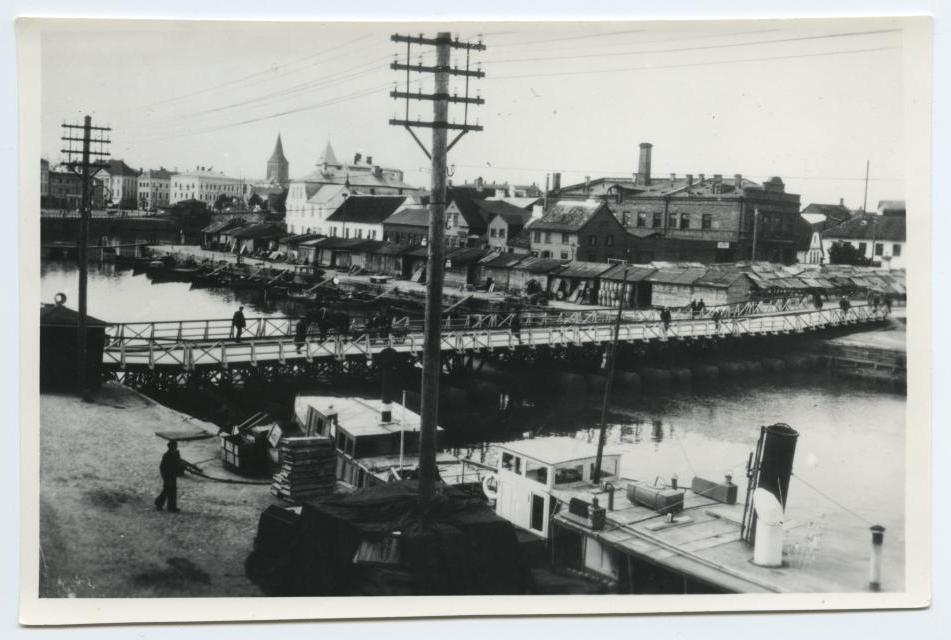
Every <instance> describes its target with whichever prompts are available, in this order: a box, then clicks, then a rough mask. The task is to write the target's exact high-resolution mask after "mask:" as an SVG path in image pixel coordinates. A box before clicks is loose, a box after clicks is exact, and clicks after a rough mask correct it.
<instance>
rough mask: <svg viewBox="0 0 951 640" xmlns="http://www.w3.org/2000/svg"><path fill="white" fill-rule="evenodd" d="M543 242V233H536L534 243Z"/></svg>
mask: <svg viewBox="0 0 951 640" xmlns="http://www.w3.org/2000/svg"><path fill="white" fill-rule="evenodd" d="M541 241H542V232H541V231H536V232H535V233H534V234H533V235H532V242H541Z"/></svg>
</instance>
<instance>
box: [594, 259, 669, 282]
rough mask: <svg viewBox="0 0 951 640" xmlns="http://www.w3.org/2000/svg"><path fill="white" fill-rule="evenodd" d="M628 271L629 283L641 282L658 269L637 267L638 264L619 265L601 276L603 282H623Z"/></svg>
mask: <svg viewBox="0 0 951 640" xmlns="http://www.w3.org/2000/svg"><path fill="white" fill-rule="evenodd" d="M625 270H627V281H628V282H640V281H641V280H644V279H645V278H647V277H648V276H650V275H651V274H653V273H654V272H655V271H657V269H655V268H654V267H650V266H644V265H636V264H623V263H619V264H616V265H614V266H612V267H611V268H610V269H608V270H607V271H605V272H604V273H602V274H601V279H602V280H617V281H618V282H621V281H622V280H624V271H625Z"/></svg>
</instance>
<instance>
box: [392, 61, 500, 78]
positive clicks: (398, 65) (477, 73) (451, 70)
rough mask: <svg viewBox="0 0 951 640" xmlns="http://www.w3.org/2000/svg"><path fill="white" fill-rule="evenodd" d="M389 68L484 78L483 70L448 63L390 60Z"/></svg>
mask: <svg viewBox="0 0 951 640" xmlns="http://www.w3.org/2000/svg"><path fill="white" fill-rule="evenodd" d="M390 69H393V70H395V71H415V72H416V73H447V74H449V75H451V76H467V77H469V78H484V77H485V71H482V70H479V69H476V70H472V69H460V68H459V67H450V66H448V65H446V66H443V67H440V66H432V65H425V64H406V63H403V62H391V63H390Z"/></svg>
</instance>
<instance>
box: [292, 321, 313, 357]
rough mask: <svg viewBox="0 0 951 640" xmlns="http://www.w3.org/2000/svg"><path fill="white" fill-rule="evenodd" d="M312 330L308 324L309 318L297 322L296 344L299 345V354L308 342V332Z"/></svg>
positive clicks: (295, 331)
mask: <svg viewBox="0 0 951 640" xmlns="http://www.w3.org/2000/svg"><path fill="white" fill-rule="evenodd" d="M309 328H310V325H309V324H308V323H307V318H301V319H300V320H298V321H297V326H296V327H295V328H294V344H296V345H297V353H300V350H301V349H302V348H303V347H304V343H305V342H306V341H307V330H308V329H309Z"/></svg>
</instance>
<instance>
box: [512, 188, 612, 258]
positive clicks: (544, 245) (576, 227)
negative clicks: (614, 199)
mask: <svg viewBox="0 0 951 640" xmlns="http://www.w3.org/2000/svg"><path fill="white" fill-rule="evenodd" d="M529 240H530V242H531V253H532V255H534V256H538V257H540V258H554V259H556V260H582V261H587V262H607V261H609V260H624V259H627V258H628V249H629V247H628V234H627V231H625V229H624V227H623V226H621V224H620V223H619V222H618V220H617V218H615V217H614V214H613V213H612V212H611V209H610V208H609V207H608V205H607V204H606V203H604V202H602V201H600V200H580V201H579V200H559V201H558V202H555V203H554V204H552V205H551V206H549V208H548V210H547V211H546V212H545V215H543V216H542V217H541V219H539V220H537V221H535V222H533V223H532V225H531V226H530V227H529Z"/></svg>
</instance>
